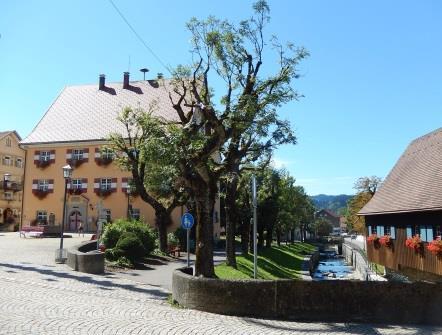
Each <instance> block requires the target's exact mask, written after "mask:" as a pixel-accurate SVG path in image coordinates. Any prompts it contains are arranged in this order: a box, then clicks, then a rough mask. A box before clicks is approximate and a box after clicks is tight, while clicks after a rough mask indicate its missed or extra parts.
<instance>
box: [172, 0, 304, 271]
mask: <svg viewBox="0 0 442 335" xmlns="http://www.w3.org/2000/svg"><path fill="white" fill-rule="evenodd" d="M253 8H254V11H255V16H254V17H253V18H251V19H249V20H245V21H242V22H241V23H240V24H239V25H238V26H235V25H233V24H231V23H229V22H227V21H221V20H218V19H216V18H214V17H209V18H208V19H207V20H203V21H200V20H197V19H195V18H194V19H192V20H191V21H190V22H189V23H188V25H187V27H188V29H189V30H190V32H191V34H192V43H193V49H192V54H193V56H194V59H195V60H196V62H195V64H192V65H190V66H187V67H185V66H179V67H177V69H176V70H175V71H174V80H173V82H172V86H173V89H172V90H171V92H170V99H171V102H172V106H173V108H174V109H175V110H176V112H177V115H178V117H179V122H178V127H176V128H175V130H176V131H175V132H174V133H175V134H176V137H177V138H178V139H179V141H178V142H177V149H178V151H179V157H180V158H179V164H178V167H179V172H180V173H179V174H180V177H181V178H182V181H183V183H184V185H185V187H186V188H187V189H188V192H189V193H190V195H191V197H192V199H193V200H194V202H195V209H196V214H197V227H196V238H197V245H196V262H195V269H196V275H202V276H205V277H213V276H214V267H213V245H212V238H213V222H212V215H211V214H212V212H213V205H214V203H215V196H216V194H217V190H218V182H219V181H220V179H221V177H222V176H227V177H228V178H231V179H234V180H236V181H237V178H238V177H237V176H238V167H239V166H240V165H241V163H243V162H244V161H243V158H244V157H246V156H248V157H249V158H250V159H251V160H253V157H259V154H260V153H261V152H262V151H263V150H267V149H270V148H272V147H274V146H276V145H279V144H280V143H293V142H295V137H294V136H293V134H292V131H291V128H290V124H289V123H288V122H287V121H285V120H281V119H279V118H278V114H277V111H276V109H277V108H278V107H279V106H281V105H282V104H284V103H286V102H288V101H291V100H293V99H297V98H298V97H299V95H298V94H297V92H296V91H295V90H294V89H293V88H292V87H291V81H292V80H293V79H295V78H297V77H298V75H297V73H296V70H297V69H296V67H297V65H298V63H299V61H300V60H302V59H303V58H304V57H306V56H307V52H306V51H305V50H304V49H303V48H295V47H294V46H293V44H288V45H287V46H283V45H282V44H280V43H279V42H278V41H277V39H276V38H273V39H271V40H270V43H269V44H267V45H271V46H272V47H273V48H274V50H276V53H277V61H278V63H279V69H278V71H277V73H275V74H271V75H267V76H263V75H261V68H262V65H263V55H264V52H263V51H264V47H265V46H266V43H265V40H264V35H263V31H264V27H265V24H266V23H267V22H268V20H269V16H268V13H269V7H268V5H267V3H266V2H265V1H258V2H256V3H255V4H254V6H253ZM269 63H273V62H272V61H270V62H269ZM212 76H213V77H216V78H218V79H221V80H222V81H223V82H224V83H225V93H224V94H223V96H222V98H221V101H220V104H219V105H218V106H220V107H219V109H217V107H216V104H215V103H214V101H213V100H214V96H215V94H214V91H213V90H212V88H211V87H210V85H209V80H210V82H211V80H212V79H211V78H213V77H212ZM232 190H235V192H236V188H235V187H232ZM232 204H234V203H233V202H232ZM230 221H232V220H230V219H229V220H228V222H230ZM227 224H230V223H227Z"/></svg>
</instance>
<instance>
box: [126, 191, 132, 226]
mask: <svg viewBox="0 0 442 335" xmlns="http://www.w3.org/2000/svg"><path fill="white" fill-rule="evenodd" d="M126 193H127V219H128V220H130V219H132V216H131V215H130V193H131V189H130V186H129V185H127V189H126Z"/></svg>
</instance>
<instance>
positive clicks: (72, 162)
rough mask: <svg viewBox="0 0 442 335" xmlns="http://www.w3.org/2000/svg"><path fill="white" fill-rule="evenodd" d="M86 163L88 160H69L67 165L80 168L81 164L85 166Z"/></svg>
mask: <svg viewBox="0 0 442 335" xmlns="http://www.w3.org/2000/svg"><path fill="white" fill-rule="evenodd" d="M85 162H86V159H84V158H83V159H68V160H67V163H68V164H69V165H70V166H72V167H74V168H77V167H79V166H80V165H81V164H83V163H85Z"/></svg>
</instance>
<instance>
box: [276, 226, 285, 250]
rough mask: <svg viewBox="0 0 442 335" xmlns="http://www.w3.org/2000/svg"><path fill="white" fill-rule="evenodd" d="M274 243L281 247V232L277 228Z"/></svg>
mask: <svg viewBox="0 0 442 335" xmlns="http://www.w3.org/2000/svg"><path fill="white" fill-rule="evenodd" d="M286 241H287V239H286ZM276 243H277V244H278V246H281V230H280V229H279V228H277V229H276Z"/></svg>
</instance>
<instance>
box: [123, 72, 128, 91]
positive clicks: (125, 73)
mask: <svg viewBox="0 0 442 335" xmlns="http://www.w3.org/2000/svg"><path fill="white" fill-rule="evenodd" d="M123 88H129V72H124V73H123Z"/></svg>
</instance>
